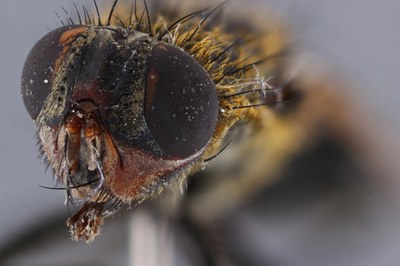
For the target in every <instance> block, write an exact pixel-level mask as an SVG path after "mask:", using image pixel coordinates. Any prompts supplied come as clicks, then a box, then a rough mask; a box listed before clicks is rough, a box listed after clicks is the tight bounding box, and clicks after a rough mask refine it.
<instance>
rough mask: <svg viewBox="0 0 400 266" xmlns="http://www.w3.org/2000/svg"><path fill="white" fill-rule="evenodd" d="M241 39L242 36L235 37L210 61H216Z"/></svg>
mask: <svg viewBox="0 0 400 266" xmlns="http://www.w3.org/2000/svg"><path fill="white" fill-rule="evenodd" d="M241 41H242V38H239V39H237V40H236V41H234V42H233V43H231V44H230V45H229V46H228V47H226V48H225V49H224V50H223V51H222V52H220V53H219V54H218V55H216V56H215V57H214V58H213V59H211V62H215V61H217V60H218V59H219V58H220V57H221V56H222V55H224V54H225V53H227V52H228V51H229V50H230V49H232V47H234V46H235V45H237V44H238V43H239V42H241Z"/></svg>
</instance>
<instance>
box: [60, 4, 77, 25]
mask: <svg viewBox="0 0 400 266" xmlns="http://www.w3.org/2000/svg"><path fill="white" fill-rule="evenodd" d="M61 8H62V10H63V11H64V13H65V14H66V15H67V17H68V21H70V23H71V25H75V22H74V20H73V19H72V18H71V15H70V14H69V12H68V11H67V10H66V9H65V8H64V7H61Z"/></svg>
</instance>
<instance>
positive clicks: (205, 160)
mask: <svg viewBox="0 0 400 266" xmlns="http://www.w3.org/2000/svg"><path fill="white" fill-rule="evenodd" d="M231 143H232V140H230V141H229V142H228V143H227V144H226V145H225V146H224V147H222V149H221V150H220V151H219V152H217V154H215V155H213V156H211V157H209V158H207V159H204V162H205V163H206V162H209V161H211V160H213V159H215V158H216V157H217V156H218V155H220V154H221V153H222V152H223V151H224V150H225V149H226V148H227V147H228V146H229V144H231Z"/></svg>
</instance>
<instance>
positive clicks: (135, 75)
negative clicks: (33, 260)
mask: <svg viewBox="0 0 400 266" xmlns="http://www.w3.org/2000/svg"><path fill="white" fill-rule="evenodd" d="M117 2H118V1H115V2H114V5H113V6H112V8H111V11H110V12H109V13H108V16H107V20H105V19H104V18H103V19H102V18H101V16H100V14H98V20H97V21H95V19H94V18H92V17H91V16H89V14H88V12H87V11H86V9H84V10H83V12H79V11H78V10H77V11H78V16H79V21H76V22H74V21H73V20H72V18H69V20H68V24H70V25H64V26H62V27H60V28H58V29H56V30H53V31H52V32H50V33H49V34H47V35H46V36H44V37H43V38H42V39H41V40H40V41H39V42H38V43H37V44H36V45H35V46H34V47H33V49H32V50H31V52H30V54H29V55H28V58H27V60H26V63H25V67H24V70H23V76H22V95H23V99H24V103H25V105H26V108H27V110H28V112H29V114H30V116H31V117H32V119H33V120H34V121H35V123H36V125H37V128H38V136H39V143H40V145H41V149H42V152H43V154H44V156H45V158H46V161H47V162H48V164H49V166H50V167H51V168H52V169H53V170H54V173H55V176H56V179H57V181H58V182H59V183H60V184H62V185H63V186H64V189H65V190H66V192H67V198H68V201H69V202H71V203H72V204H74V205H76V204H82V207H81V209H80V211H79V212H77V213H76V214H75V215H73V216H72V217H71V218H70V219H69V220H68V226H69V228H70V230H71V233H72V236H73V237H74V239H79V238H81V237H83V238H85V239H86V240H87V241H92V240H93V239H94V237H95V236H96V235H97V234H98V232H99V229H100V226H101V224H102V222H103V218H104V217H106V216H109V215H111V214H113V213H114V212H116V211H117V210H119V209H120V208H121V207H124V206H136V205H138V204H140V203H141V202H143V201H144V200H146V199H148V198H151V197H154V196H157V195H159V194H160V193H161V192H162V191H163V190H164V189H165V188H169V187H171V186H173V185H174V184H177V183H182V182H186V179H187V176H188V175H190V174H193V173H195V172H196V171H198V170H199V169H201V168H202V167H203V166H204V165H205V163H206V161H207V160H208V159H207V158H209V157H211V156H212V155H214V154H217V153H218V151H219V150H220V149H222V148H223V145H225V144H226V143H227V142H228V141H229V140H227V138H226V135H227V132H228V131H230V129H231V128H233V127H238V128H239V129H238V130H237V131H242V130H241V129H240V127H241V126H243V125H244V124H251V126H250V128H253V130H250V131H254V132H253V133H251V132H246V134H256V133H255V132H257V131H260V130H263V127H264V123H265V118H264V116H268V114H264V113H268V112H269V111H267V110H266V109H265V108H260V109H259V110H256V109H255V107H259V106H262V105H268V104H275V103H276V102H277V101H278V100H277V98H278V97H279V98H280V99H279V101H283V98H282V95H283V94H282V92H283V91H284V86H283V87H279V88H278V87H272V86H271V85H270V84H269V83H268V78H269V77H268V76H264V75H262V74H260V70H259V69H258V65H261V64H262V63H265V64H264V65H266V66H267V68H263V70H265V69H269V70H270V71H271V73H272V72H273V71H276V66H277V65H279V63H276V62H275V60H276V59H280V57H281V56H282V55H283V47H281V46H279V45H276V43H274V42H276V40H274V42H273V43H272V44H271V46H270V47H271V49H263V50H262V51H257V50H258V49H260V48H261V47H257V45H255V44H254V43H255V42H256V41H254V40H253V41H250V40H249V39H250V37H251V36H250V34H247V35H246V34H244V35H243V34H242V36H239V34H236V35H233V34H231V33H228V32H226V33H225V32H222V31H221V29H220V28H219V27H215V26H212V27H211V26H209V25H207V24H206V23H208V20H207V19H208V18H211V17H212V16H213V15H216V14H215V13H218V10H219V8H220V6H218V7H217V8H215V9H212V10H200V11H198V12H193V13H190V14H188V15H186V16H182V17H181V18H178V19H175V21H174V20H171V21H166V20H162V19H161V15H160V17H159V18H158V19H153V18H151V17H150V14H151V13H149V12H148V8H147V5H146V3H145V5H144V6H143V9H142V11H140V10H139V8H137V7H136V3H135V6H133V5H132V8H131V9H130V13H129V12H127V10H129V9H124V8H126V6H123V5H121V6H119V5H117ZM96 7H97V5H96ZM114 11H115V14H114ZM139 11H140V12H141V15H140V16H138V12H139ZM117 12H118V13H117ZM81 14H83V15H81ZM203 24H204V25H203ZM247 43H248V44H249V45H247ZM254 52H258V53H256V54H255V55H254ZM252 53H253V54H252ZM274 75H275V76H276V78H275V79H276V80H280V78H281V77H280V75H281V73H279V72H277V73H274ZM271 77H272V76H271ZM246 127H248V126H246ZM245 131H248V130H245ZM252 138H256V137H252Z"/></svg>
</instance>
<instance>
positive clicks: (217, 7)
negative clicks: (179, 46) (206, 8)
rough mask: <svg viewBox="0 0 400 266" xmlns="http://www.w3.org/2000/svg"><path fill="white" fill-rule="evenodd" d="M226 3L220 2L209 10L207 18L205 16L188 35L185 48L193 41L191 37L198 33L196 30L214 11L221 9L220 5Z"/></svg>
mask: <svg viewBox="0 0 400 266" xmlns="http://www.w3.org/2000/svg"><path fill="white" fill-rule="evenodd" d="M225 3H226V1H224V2H222V3H221V4H219V5H218V6H216V7H215V8H214V9H213V10H211V11H210V12H209V13H208V14H207V16H205V17H204V18H203V19H202V20H201V21H200V23H199V25H198V26H197V27H196V29H195V30H194V31H193V32H192V34H191V35H190V37H189V39H188V40H187V41H186V44H185V47H187V45H188V44H189V43H190V42H191V40H192V39H193V36H194V35H195V34H196V33H197V32H198V30H199V29H200V28H201V26H202V25H203V23H204V22H205V21H206V20H207V19H208V18H209V17H210V16H211V15H212V14H213V13H214V12H215V11H216V10H218V9H219V8H220V7H222V5H224V4H225Z"/></svg>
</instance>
